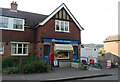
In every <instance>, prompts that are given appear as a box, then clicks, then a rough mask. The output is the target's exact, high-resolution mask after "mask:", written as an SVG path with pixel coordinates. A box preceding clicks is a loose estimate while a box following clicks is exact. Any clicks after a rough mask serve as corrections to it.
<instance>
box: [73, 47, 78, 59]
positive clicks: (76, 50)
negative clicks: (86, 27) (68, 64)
mask: <svg viewBox="0 0 120 82" xmlns="http://www.w3.org/2000/svg"><path fill="white" fill-rule="evenodd" d="M73 50H74V52H73V58H72V59H73V60H77V59H78V46H73Z"/></svg>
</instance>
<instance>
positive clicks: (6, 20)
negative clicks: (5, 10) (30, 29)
mask: <svg viewBox="0 0 120 82" xmlns="http://www.w3.org/2000/svg"><path fill="white" fill-rule="evenodd" d="M0 29H5V30H17V31H24V19H20V18H11V17H5V16H0Z"/></svg>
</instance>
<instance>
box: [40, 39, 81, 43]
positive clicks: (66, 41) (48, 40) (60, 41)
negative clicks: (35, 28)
mask: <svg viewBox="0 0 120 82" xmlns="http://www.w3.org/2000/svg"><path fill="white" fill-rule="evenodd" d="M42 41H44V42H59V43H69V44H78V43H80V41H78V40H63V39H50V38H44V39H42Z"/></svg>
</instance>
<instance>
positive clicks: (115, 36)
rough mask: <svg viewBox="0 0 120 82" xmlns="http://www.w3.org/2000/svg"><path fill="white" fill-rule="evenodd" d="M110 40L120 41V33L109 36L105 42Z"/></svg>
mask: <svg viewBox="0 0 120 82" xmlns="http://www.w3.org/2000/svg"><path fill="white" fill-rule="evenodd" d="M109 41H120V35H111V36H108V37H107V38H106V39H105V41H104V42H109Z"/></svg>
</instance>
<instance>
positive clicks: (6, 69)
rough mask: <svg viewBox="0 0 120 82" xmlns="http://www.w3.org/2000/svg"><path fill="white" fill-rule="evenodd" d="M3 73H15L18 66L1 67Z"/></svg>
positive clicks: (17, 70) (17, 71)
mask: <svg viewBox="0 0 120 82" xmlns="http://www.w3.org/2000/svg"><path fill="white" fill-rule="evenodd" d="M3 73H5V74H17V73H19V68H18V67H6V68H5V69H3Z"/></svg>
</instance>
